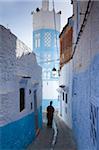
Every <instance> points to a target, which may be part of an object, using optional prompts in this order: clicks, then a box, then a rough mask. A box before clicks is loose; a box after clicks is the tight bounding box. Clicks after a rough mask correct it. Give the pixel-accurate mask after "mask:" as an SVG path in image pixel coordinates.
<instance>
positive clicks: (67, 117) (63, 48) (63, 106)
mask: <svg viewBox="0 0 99 150" xmlns="http://www.w3.org/2000/svg"><path fill="white" fill-rule="evenodd" d="M72 35H73V19H72V17H70V18H68V23H67V24H66V26H65V27H64V28H63V30H62V32H61V33H60V76H59V88H58V92H59V100H60V116H61V118H62V119H63V120H64V122H65V123H66V124H67V125H68V127H69V128H72V115H71V114H72V100H71V99H72V59H71V57H72Z"/></svg>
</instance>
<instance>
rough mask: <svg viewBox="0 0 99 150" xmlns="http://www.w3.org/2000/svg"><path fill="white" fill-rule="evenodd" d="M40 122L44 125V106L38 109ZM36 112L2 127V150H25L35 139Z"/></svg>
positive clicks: (0, 130)
mask: <svg viewBox="0 0 99 150" xmlns="http://www.w3.org/2000/svg"><path fill="white" fill-rule="evenodd" d="M38 124H39V128H41V127H42V107H40V108H39V109H38ZM35 135H36V131H35V120H34V113H31V114H29V115H27V116H25V117H23V118H22V119H20V120H17V121H15V122H12V123H9V124H7V125H5V126H3V127H0V136H1V137H0V150H4V149H5V150H23V149H25V148H26V147H27V146H28V145H29V144H30V143H31V142H32V141H33V140H34V139H35Z"/></svg>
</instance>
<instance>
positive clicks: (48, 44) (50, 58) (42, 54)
mask: <svg viewBox="0 0 99 150" xmlns="http://www.w3.org/2000/svg"><path fill="white" fill-rule="evenodd" d="M59 33H60V12H58V13H56V12H55V10H54V9H53V10H49V0H42V8H41V9H39V8H37V9H36V11H35V12H33V51H34V52H35V53H36V55H37V61H38V63H39V64H40V65H41V66H42V77H43V110H44V109H45V108H46V106H47V105H48V104H49V101H50V100H52V101H53V102H54V103H53V104H54V106H55V105H57V102H58V93H57V90H56V89H57V88H58V69H59V64H58V63H59V62H58V61H57V59H59ZM53 68H56V70H57V71H56V74H53V73H52V69H53ZM56 107H57V106H56Z"/></svg>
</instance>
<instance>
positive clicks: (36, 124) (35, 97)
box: [34, 90, 38, 133]
mask: <svg viewBox="0 0 99 150" xmlns="http://www.w3.org/2000/svg"><path fill="white" fill-rule="evenodd" d="M34 119H35V128H36V133H37V130H38V110H37V90H35V91H34Z"/></svg>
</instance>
